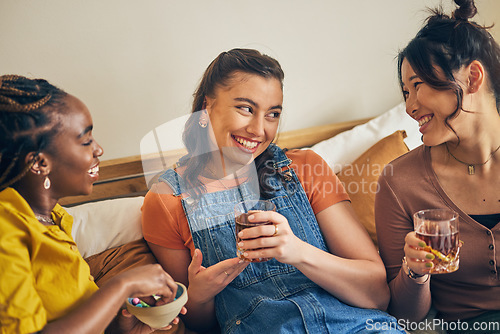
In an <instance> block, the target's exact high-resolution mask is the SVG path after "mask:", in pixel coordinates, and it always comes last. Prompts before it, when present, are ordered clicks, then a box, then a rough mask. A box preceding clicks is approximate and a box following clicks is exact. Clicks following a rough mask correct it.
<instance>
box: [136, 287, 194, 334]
mask: <svg viewBox="0 0 500 334" xmlns="http://www.w3.org/2000/svg"><path fill="white" fill-rule="evenodd" d="M176 283H177V294H176V295H175V298H176V299H175V300H174V301H172V302H170V303H168V304H163V305H160V306H151V307H137V306H135V305H133V304H132V303H131V302H130V300H132V298H127V300H126V304H127V310H128V311H129V312H130V313H131V314H133V315H134V316H135V317H136V318H137V319H139V320H140V321H142V322H143V323H145V324H146V325H149V327H151V328H152V329H158V328H163V327H165V326H168V325H169V324H170V323H171V322H172V320H174V319H175V317H176V316H177V315H178V314H179V312H180V311H181V309H182V307H183V306H184V305H185V304H186V302H187V300H188V295H187V289H186V287H185V286H184V285H183V284H181V283H178V282H176ZM129 299H130V300H129Z"/></svg>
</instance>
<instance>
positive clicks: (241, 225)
mask: <svg viewBox="0 0 500 334" xmlns="http://www.w3.org/2000/svg"><path fill="white" fill-rule="evenodd" d="M259 211H276V206H275V205H274V204H273V203H272V202H270V201H264V200H247V201H243V202H240V203H238V204H236V205H235V206H234V217H235V222H236V227H235V228H236V254H237V256H238V257H239V258H240V259H243V260H245V261H248V262H264V261H267V260H270V258H256V259H247V258H245V256H244V255H243V254H244V253H245V251H246V250H245V249H241V248H240V247H239V246H238V243H239V242H240V241H241V239H240V238H239V237H238V233H240V232H241V231H243V230H244V229H246V228H249V227H255V226H260V225H273V223H271V222H268V221H263V222H250V221H248V216H249V215H251V214H252V213H255V212H259ZM245 240H251V239H245Z"/></svg>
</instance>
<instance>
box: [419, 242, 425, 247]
mask: <svg viewBox="0 0 500 334" xmlns="http://www.w3.org/2000/svg"><path fill="white" fill-rule="evenodd" d="M418 246H419V247H425V246H426V244H425V242H423V241H420V242H419V243H418Z"/></svg>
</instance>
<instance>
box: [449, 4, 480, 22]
mask: <svg viewBox="0 0 500 334" xmlns="http://www.w3.org/2000/svg"><path fill="white" fill-rule="evenodd" d="M455 3H456V4H457V5H458V8H457V9H456V10H455V11H454V12H453V18H454V19H456V20H463V21H467V20H468V19H470V18H472V17H474V15H476V14H477V8H476V5H475V4H474V0H455Z"/></svg>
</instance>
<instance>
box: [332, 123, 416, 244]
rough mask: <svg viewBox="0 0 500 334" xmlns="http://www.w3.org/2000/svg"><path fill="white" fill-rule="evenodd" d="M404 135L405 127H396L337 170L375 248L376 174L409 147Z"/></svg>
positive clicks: (377, 175) (378, 174)
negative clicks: (389, 133)
mask: <svg viewBox="0 0 500 334" xmlns="http://www.w3.org/2000/svg"><path fill="white" fill-rule="evenodd" d="M405 137H406V133H405V131H396V132H394V133H393V134H391V135H389V136H387V137H385V138H383V139H381V140H380V141H378V142H377V143H376V144H375V145H373V146H372V147H370V148H369V149H368V150H367V151H366V152H364V153H363V154H361V156H359V157H358V158H357V159H356V160H354V161H353V163H352V164H347V165H345V166H344V167H343V168H342V171H341V172H340V173H338V174H337V176H338V177H339V179H340V181H341V182H342V183H343V184H344V187H345V189H346V191H347V193H348V194H349V197H350V198H351V203H352V207H353V208H354V211H355V212H356V214H357V216H358V218H359V221H360V222H361V223H362V224H363V226H364V227H365V228H366V230H367V231H368V234H369V235H370V237H371V238H372V240H373V243H374V244H375V246H376V247H377V248H378V244H377V233H376V230H375V212H374V211H375V210H374V204H375V195H376V193H377V191H378V183H377V181H378V177H379V176H380V174H381V173H382V171H383V169H384V166H385V165H386V164H387V163H389V162H391V161H392V160H394V159H395V158H397V157H399V156H400V155H402V154H404V153H406V152H408V151H409V149H408V147H407V146H406V144H405V142H404V140H403V139H404V138H405Z"/></svg>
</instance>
